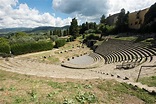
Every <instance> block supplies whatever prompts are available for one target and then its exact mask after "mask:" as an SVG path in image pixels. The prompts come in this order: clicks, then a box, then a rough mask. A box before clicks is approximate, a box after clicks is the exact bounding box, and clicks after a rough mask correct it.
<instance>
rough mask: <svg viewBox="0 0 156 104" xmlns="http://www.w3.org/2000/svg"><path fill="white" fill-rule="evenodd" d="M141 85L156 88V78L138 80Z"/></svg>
mask: <svg viewBox="0 0 156 104" xmlns="http://www.w3.org/2000/svg"><path fill="white" fill-rule="evenodd" d="M139 81H140V82H141V83H142V84H146V85H148V86H150V87H156V76H151V77H144V78H141V79H139Z"/></svg>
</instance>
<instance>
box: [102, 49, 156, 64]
mask: <svg viewBox="0 0 156 104" xmlns="http://www.w3.org/2000/svg"><path fill="white" fill-rule="evenodd" d="M154 55H156V48H147V47H137V48H133V49H128V50H124V51H117V52H112V53H111V54H108V55H106V56H104V57H105V60H106V61H105V62H106V64H110V63H114V62H122V61H127V62H132V61H134V59H135V61H137V62H139V63H140V62H142V59H146V58H147V57H149V58H150V60H149V62H150V61H152V56H154Z"/></svg>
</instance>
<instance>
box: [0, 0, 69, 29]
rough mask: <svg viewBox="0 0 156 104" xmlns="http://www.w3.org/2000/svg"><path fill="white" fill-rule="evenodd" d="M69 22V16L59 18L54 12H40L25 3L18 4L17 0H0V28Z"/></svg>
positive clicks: (58, 24) (59, 24)
mask: <svg viewBox="0 0 156 104" xmlns="http://www.w3.org/2000/svg"><path fill="white" fill-rule="evenodd" d="M70 22H71V18H66V19H61V18H58V17H55V16H54V14H52V15H51V14H50V13H43V14H41V13H40V12H39V11H38V10H36V9H34V8H30V7H29V6H28V5H27V4H19V3H18V0H1V3H0V28H10V27H37V26H64V25H69V24H70Z"/></svg>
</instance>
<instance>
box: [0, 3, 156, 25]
mask: <svg viewBox="0 0 156 104" xmlns="http://www.w3.org/2000/svg"><path fill="white" fill-rule="evenodd" d="M155 2H156V1H155V0H0V28H15V27H38V26H56V27H61V26H65V25H70V22H71V21H72V18H77V20H78V23H79V24H82V23H84V22H86V21H88V22H97V23H98V22H99V21H100V18H101V16H102V15H103V14H104V15H105V16H108V15H109V14H114V13H118V12H120V10H121V9H122V8H124V9H125V10H126V11H130V12H134V11H138V10H141V9H145V8H147V7H150V6H151V5H153V4H154V3H155Z"/></svg>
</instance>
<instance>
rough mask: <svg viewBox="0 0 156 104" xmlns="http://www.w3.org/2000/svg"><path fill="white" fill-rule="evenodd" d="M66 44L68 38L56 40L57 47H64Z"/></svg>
mask: <svg viewBox="0 0 156 104" xmlns="http://www.w3.org/2000/svg"><path fill="white" fill-rule="evenodd" d="M65 44H66V40H65V39H58V40H56V41H55V47H56V48H58V47H62V46H64V45H65Z"/></svg>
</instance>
